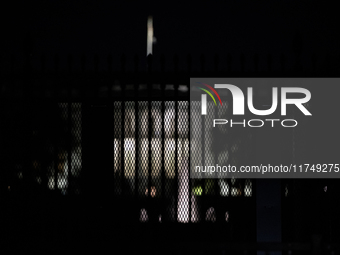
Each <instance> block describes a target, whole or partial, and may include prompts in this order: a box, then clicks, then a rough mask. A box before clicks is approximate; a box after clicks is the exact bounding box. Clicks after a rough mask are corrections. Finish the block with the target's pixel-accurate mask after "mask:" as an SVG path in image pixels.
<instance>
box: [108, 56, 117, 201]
mask: <svg viewBox="0 0 340 255" xmlns="http://www.w3.org/2000/svg"><path fill="white" fill-rule="evenodd" d="M107 65H108V77H109V81H111V80H112V79H111V75H112V70H111V69H112V55H111V54H109V55H108V58H107ZM107 93H108V107H109V110H108V112H109V116H108V117H109V125H110V129H109V137H110V140H111V141H110V142H111V147H110V148H111V153H110V156H111V157H113V160H111V165H110V167H111V171H113V175H112V180H113V181H112V183H113V185H112V189H109V190H110V192H111V194H112V198H113V199H115V196H114V194H115V188H117V187H115V185H116V184H117V183H116V180H115V174H114V170H115V169H114V167H115V162H114V161H115V156H116V155H115V148H114V145H115V144H114V142H115V123H114V122H115V108H114V107H115V106H114V100H113V93H112V83H111V82H109V83H108V85H107ZM113 202H114V201H113Z"/></svg>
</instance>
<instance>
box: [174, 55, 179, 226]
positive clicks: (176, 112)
mask: <svg viewBox="0 0 340 255" xmlns="http://www.w3.org/2000/svg"><path fill="white" fill-rule="evenodd" d="M174 64H175V75H176V74H177V69H178V57H177V55H175V59H174ZM174 90H175V188H176V189H175V190H176V191H175V221H176V222H178V195H179V194H178V188H179V185H178V181H179V180H178V176H179V175H178V155H177V154H178V148H177V147H178V81H177V80H175V84H174Z"/></svg>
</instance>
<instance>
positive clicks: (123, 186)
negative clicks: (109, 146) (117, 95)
mask: <svg viewBox="0 0 340 255" xmlns="http://www.w3.org/2000/svg"><path fill="white" fill-rule="evenodd" d="M121 91H122V97H121V98H122V100H121V110H122V114H121V144H120V146H121V148H120V154H121V176H120V178H121V180H120V181H121V187H122V196H123V195H125V194H124V193H125V192H126V190H125V153H124V149H125V148H124V147H125V146H124V145H125V132H124V131H125V86H124V85H123V84H122V85H121Z"/></svg>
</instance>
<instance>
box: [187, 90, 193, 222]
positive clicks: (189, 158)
mask: <svg viewBox="0 0 340 255" xmlns="http://www.w3.org/2000/svg"><path fill="white" fill-rule="evenodd" d="M188 91H189V96H188V97H189V98H188V143H189V144H188V146H189V147H188V164H189V166H188V171H189V223H191V218H192V216H191V214H192V205H191V203H192V201H191V200H192V199H191V198H192V197H191V195H192V181H191V178H190V174H191V157H190V152H191V142H190V129H191V126H190V119H191V116H190V115H191V102H190V84H189V85H188Z"/></svg>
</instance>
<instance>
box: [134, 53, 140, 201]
mask: <svg viewBox="0 0 340 255" xmlns="http://www.w3.org/2000/svg"><path fill="white" fill-rule="evenodd" d="M137 72H138V56H137V55H136V56H135V77H137ZM138 89H139V83H138V79H137V78H135V84H134V92H135V125H136V126H135V130H136V133H135V136H136V137H135V192H134V197H135V199H136V200H137V199H138V176H139V164H138V159H139V151H138V149H139V132H138V130H139V128H138V127H139V105H138V103H139V102H138Z"/></svg>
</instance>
